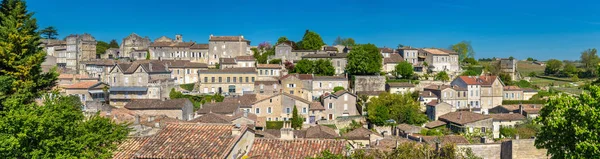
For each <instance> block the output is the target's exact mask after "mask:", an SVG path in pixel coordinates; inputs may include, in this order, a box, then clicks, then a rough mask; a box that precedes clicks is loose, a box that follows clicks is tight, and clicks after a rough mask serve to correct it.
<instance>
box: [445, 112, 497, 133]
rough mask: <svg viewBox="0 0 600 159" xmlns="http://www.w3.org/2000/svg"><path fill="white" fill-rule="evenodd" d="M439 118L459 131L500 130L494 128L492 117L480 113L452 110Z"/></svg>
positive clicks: (484, 131) (450, 127) (451, 128)
mask: <svg viewBox="0 0 600 159" xmlns="http://www.w3.org/2000/svg"><path fill="white" fill-rule="evenodd" d="M439 120H441V121H444V122H446V123H448V125H447V127H448V128H449V129H450V130H452V131H453V132H457V133H466V132H470V133H472V132H482V133H486V132H488V131H492V132H496V131H499V130H494V129H493V124H492V121H493V119H492V118H491V117H489V116H486V115H483V114H479V113H473V112H467V111H458V112H451V113H447V114H444V115H442V116H440V117H439Z"/></svg>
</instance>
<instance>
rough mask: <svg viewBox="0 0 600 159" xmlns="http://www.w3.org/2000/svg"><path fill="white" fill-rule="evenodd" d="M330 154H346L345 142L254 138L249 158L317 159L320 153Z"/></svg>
mask: <svg viewBox="0 0 600 159" xmlns="http://www.w3.org/2000/svg"><path fill="white" fill-rule="evenodd" d="M324 151H328V152H330V153H331V154H342V155H344V154H346V141H344V140H333V139H294V140H283V139H265V138H256V139H255V140H254V144H253V145H252V148H251V150H250V152H249V153H248V157H249V158H256V159H270V158H311V157H317V156H320V155H321V154H322V152H324Z"/></svg>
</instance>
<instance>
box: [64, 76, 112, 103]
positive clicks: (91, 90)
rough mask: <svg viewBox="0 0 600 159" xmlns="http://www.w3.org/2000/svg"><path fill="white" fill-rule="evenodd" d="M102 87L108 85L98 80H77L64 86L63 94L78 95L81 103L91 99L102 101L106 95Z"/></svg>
mask: <svg viewBox="0 0 600 159" xmlns="http://www.w3.org/2000/svg"><path fill="white" fill-rule="evenodd" d="M104 87H106V88H108V85H106V84H104V83H102V82H98V81H83V82H77V83H74V84H72V85H68V86H66V87H65V88H64V94H65V95H74V96H77V97H79V100H80V101H81V103H82V104H83V105H86V103H87V102H91V101H98V102H104V101H106V99H107V98H106V97H107V96H108V92H104V90H103V89H104Z"/></svg>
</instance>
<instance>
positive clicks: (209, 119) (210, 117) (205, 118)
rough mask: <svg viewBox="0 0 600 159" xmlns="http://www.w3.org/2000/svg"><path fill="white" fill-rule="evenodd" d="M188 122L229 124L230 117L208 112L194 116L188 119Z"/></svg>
mask: <svg viewBox="0 0 600 159" xmlns="http://www.w3.org/2000/svg"><path fill="white" fill-rule="evenodd" d="M189 122H193V123H221V124H229V123H231V117H229V116H225V115H221V114H215V113H208V114H204V115H202V116H200V117H197V118H194V119H192V120H190V121H189Z"/></svg>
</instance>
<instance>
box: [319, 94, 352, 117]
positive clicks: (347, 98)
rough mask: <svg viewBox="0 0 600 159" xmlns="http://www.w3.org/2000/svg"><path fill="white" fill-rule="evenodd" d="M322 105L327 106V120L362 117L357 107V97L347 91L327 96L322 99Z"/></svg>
mask: <svg viewBox="0 0 600 159" xmlns="http://www.w3.org/2000/svg"><path fill="white" fill-rule="evenodd" d="M321 103H322V104H323V106H325V111H324V113H325V114H326V115H327V120H335V119H336V118H338V117H344V116H356V115H360V113H359V111H358V109H357V107H356V95H355V94H352V93H350V92H348V91H345V90H341V91H337V92H335V93H331V94H325V95H324V96H322V97H321Z"/></svg>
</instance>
